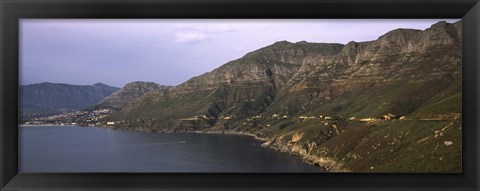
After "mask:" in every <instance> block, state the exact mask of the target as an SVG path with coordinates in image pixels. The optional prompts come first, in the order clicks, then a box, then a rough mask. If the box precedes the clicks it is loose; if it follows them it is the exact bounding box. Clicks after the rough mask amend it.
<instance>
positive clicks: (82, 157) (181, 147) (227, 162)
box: [18, 126, 323, 173]
mask: <svg viewBox="0 0 480 191" xmlns="http://www.w3.org/2000/svg"><path fill="white" fill-rule="evenodd" d="M18 153H19V172H156V173H161V172H166V173H172V172H173V173H174V172H233V173H235V172H258V173H270V172H308V173H311V172H314V173H315V172H323V170H322V169H321V168H319V167H316V166H313V165H309V164H306V163H304V162H302V161H301V159H299V158H298V157H294V156H291V155H289V154H286V153H281V152H277V151H274V150H272V149H268V148H264V147H261V142H260V141H258V140H255V139H253V138H252V137H248V136H240V135H224V134H198V133H146V132H132V131H116V130H111V129H108V128H100V127H79V126H28V127H23V126H22V127H19V152H18Z"/></svg>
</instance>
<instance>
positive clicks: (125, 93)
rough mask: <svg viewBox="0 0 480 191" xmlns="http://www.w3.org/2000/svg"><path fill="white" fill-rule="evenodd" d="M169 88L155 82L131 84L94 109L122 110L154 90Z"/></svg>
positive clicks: (105, 99)
mask: <svg viewBox="0 0 480 191" xmlns="http://www.w3.org/2000/svg"><path fill="white" fill-rule="evenodd" d="M167 88H169V87H168V86H163V85H159V84H156V83H153V82H139V81H138V82H131V83H128V84H126V85H125V86H124V87H123V88H122V89H119V90H117V91H115V92H114V93H113V94H112V95H110V96H108V97H106V98H104V99H103V100H102V101H100V102H99V103H97V104H95V105H94V106H93V108H108V109H115V110H117V109H120V108H122V107H123V106H125V105H126V104H127V103H129V102H131V101H133V100H135V99H137V98H139V97H141V96H143V95H144V94H145V93H147V92H150V91H153V90H165V89H167Z"/></svg>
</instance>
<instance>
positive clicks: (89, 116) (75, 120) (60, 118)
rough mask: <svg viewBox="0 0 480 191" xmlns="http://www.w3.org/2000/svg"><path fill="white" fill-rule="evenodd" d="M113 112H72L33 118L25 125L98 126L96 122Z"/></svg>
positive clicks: (100, 110)
mask: <svg viewBox="0 0 480 191" xmlns="http://www.w3.org/2000/svg"><path fill="white" fill-rule="evenodd" d="M112 112H113V110H110V109H97V110H93V111H73V112H66V113H62V114H57V115H51V116H46V117H37V118H33V119H31V120H29V121H27V122H25V124H26V125H44V124H49V125H77V124H91V125H98V124H97V123H98V120H100V119H102V118H104V117H106V116H107V115H109V114H110V113H112Z"/></svg>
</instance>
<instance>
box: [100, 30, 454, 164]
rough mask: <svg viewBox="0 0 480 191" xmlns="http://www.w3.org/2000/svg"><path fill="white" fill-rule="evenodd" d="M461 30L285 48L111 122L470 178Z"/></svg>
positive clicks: (152, 97)
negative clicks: (464, 148) (245, 138)
mask: <svg viewBox="0 0 480 191" xmlns="http://www.w3.org/2000/svg"><path fill="white" fill-rule="evenodd" d="M461 44H462V38H461V22H460V21H459V22H456V23H447V22H439V23H436V24H434V25H432V26H431V27H430V28H428V29H426V30H414V29H396V30H393V31H390V32H388V33H386V34H384V35H382V36H380V37H379V38H378V39H376V40H373V41H367V42H353V41H352V42H349V43H348V44H345V45H344V44H335V43H334V44H328V43H309V42H304V41H302V42H297V43H290V42H287V41H281V42H276V43H274V44H272V45H270V46H267V47H264V48H261V49H258V50H255V51H253V52H250V53H248V54H246V55H245V56H243V57H242V58H239V59H237V60H233V61H230V62H228V63H226V64H224V65H222V66H221V67H219V68H217V69H215V70H213V71H211V72H208V73H205V74H203V75H200V76H197V77H193V78H191V79H190V80H188V81H186V82H184V83H182V84H180V85H178V86H175V87H172V88H168V89H166V90H165V89H163V90H153V91H150V92H148V93H145V95H143V96H141V97H139V98H138V99H135V100H134V101H132V102H130V103H128V104H127V105H125V106H124V107H123V108H122V109H121V110H120V111H118V112H116V113H113V114H112V115H110V116H109V117H107V118H106V119H105V120H111V121H117V122H120V123H115V125H116V128H119V129H129V130H142V131H157V132H184V131H217V132H226V133H240V134H253V135H255V136H257V137H261V138H264V139H266V140H268V142H267V143H265V145H267V146H269V147H272V148H275V149H277V150H280V151H284V152H288V153H292V154H295V155H298V156H301V157H303V158H304V159H305V160H306V161H310V162H311V163H314V164H319V165H321V166H324V167H327V168H329V169H331V170H333V171H343V170H346V171H354V172H372V171H373V172H461V130H460V129H461V126H460V124H461V121H460V114H461V102H462V100H461V97H462V96H461Z"/></svg>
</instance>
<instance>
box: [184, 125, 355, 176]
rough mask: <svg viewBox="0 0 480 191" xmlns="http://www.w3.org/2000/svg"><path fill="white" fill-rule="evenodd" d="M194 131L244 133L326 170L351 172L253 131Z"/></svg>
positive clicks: (267, 145)
mask: <svg viewBox="0 0 480 191" xmlns="http://www.w3.org/2000/svg"><path fill="white" fill-rule="evenodd" d="M193 133H207V134H228V135H243V136H250V137H253V138H254V139H256V140H258V141H261V142H262V144H261V146H262V147H266V148H269V149H273V150H275V151H277V152H282V153H287V154H290V155H292V156H295V157H299V158H300V159H302V161H303V162H304V163H307V164H310V165H313V166H317V167H319V168H322V169H324V170H325V172H349V170H347V169H344V168H342V167H341V165H340V164H339V163H338V162H337V161H335V160H333V159H331V158H327V157H319V156H315V155H311V154H309V153H306V152H302V151H301V149H299V146H298V145H283V144H279V143H278V142H276V143H274V140H272V139H269V138H261V137H258V136H257V135H255V134H253V133H245V132H238V131H208V130H207V131H205V130H204V131H193Z"/></svg>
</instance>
